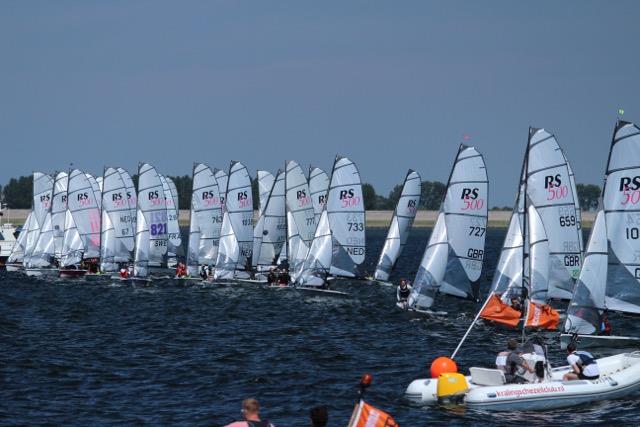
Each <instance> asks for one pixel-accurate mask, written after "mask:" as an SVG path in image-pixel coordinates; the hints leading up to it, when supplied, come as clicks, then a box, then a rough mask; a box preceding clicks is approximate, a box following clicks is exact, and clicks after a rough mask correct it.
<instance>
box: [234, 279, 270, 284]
mask: <svg viewBox="0 0 640 427" xmlns="http://www.w3.org/2000/svg"><path fill="white" fill-rule="evenodd" d="M235 281H236V282H239V283H251V284H254V285H259V284H263V283H267V279H266V278H265V279H235Z"/></svg>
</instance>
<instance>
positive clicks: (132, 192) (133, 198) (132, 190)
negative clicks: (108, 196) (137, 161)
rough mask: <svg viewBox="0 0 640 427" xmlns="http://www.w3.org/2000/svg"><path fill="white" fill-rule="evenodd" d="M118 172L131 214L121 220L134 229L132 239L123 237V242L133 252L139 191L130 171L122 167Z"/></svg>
mask: <svg viewBox="0 0 640 427" xmlns="http://www.w3.org/2000/svg"><path fill="white" fill-rule="evenodd" d="M118 172H119V173H120V177H121V178H122V182H124V185H125V188H126V190H125V194H126V196H127V203H128V205H129V216H128V217H127V216H125V217H123V218H121V221H122V222H124V223H128V224H129V228H130V229H131V230H133V233H132V235H131V238H130V239H128V238H127V239H122V243H123V244H124V245H125V246H126V248H127V249H128V250H129V251H130V252H132V253H133V249H134V246H135V230H136V216H137V208H138V195H137V194H138V193H137V192H136V187H135V186H134V185H133V180H132V179H131V176H130V175H129V172H127V171H126V170H124V169H122V168H118Z"/></svg>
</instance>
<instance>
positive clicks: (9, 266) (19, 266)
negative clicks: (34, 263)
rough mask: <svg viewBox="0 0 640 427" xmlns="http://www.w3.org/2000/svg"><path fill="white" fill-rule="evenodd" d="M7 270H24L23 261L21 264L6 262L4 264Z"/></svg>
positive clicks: (13, 271)
mask: <svg viewBox="0 0 640 427" xmlns="http://www.w3.org/2000/svg"><path fill="white" fill-rule="evenodd" d="M4 267H5V268H6V269H7V271H9V272H11V273H15V272H18V271H20V270H22V263H20V264H5V266H4Z"/></svg>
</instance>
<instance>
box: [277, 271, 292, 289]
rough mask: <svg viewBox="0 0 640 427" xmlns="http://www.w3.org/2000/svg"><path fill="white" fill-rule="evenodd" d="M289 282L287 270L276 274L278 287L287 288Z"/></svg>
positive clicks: (289, 277)
mask: <svg viewBox="0 0 640 427" xmlns="http://www.w3.org/2000/svg"><path fill="white" fill-rule="evenodd" d="M290 281H291V276H290V275H289V270H288V269H286V268H285V269H283V270H282V271H281V272H280V274H278V285H280V286H287V285H288V284H289V282H290Z"/></svg>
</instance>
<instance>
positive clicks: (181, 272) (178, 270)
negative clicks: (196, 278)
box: [176, 262, 187, 278]
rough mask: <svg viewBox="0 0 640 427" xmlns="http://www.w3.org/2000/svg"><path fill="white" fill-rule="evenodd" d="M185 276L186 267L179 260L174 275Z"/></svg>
mask: <svg viewBox="0 0 640 427" xmlns="http://www.w3.org/2000/svg"><path fill="white" fill-rule="evenodd" d="M186 276H187V267H186V266H185V265H184V264H183V263H182V262H179V263H178V266H177V267H176V277H178V278H180V277H186Z"/></svg>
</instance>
